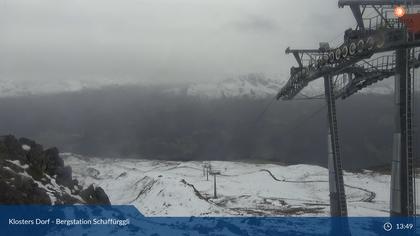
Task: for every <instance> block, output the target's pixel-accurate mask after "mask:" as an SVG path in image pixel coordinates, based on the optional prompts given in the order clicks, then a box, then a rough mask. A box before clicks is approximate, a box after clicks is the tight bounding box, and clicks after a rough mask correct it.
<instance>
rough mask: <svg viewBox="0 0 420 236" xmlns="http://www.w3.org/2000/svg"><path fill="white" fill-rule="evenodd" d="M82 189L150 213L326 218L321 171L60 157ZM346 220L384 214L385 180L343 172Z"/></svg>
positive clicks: (325, 191) (315, 168)
mask: <svg viewBox="0 0 420 236" xmlns="http://www.w3.org/2000/svg"><path fill="white" fill-rule="evenodd" d="M61 156H62V157H63V159H64V160H65V163H66V164H67V165H70V166H71V167H72V169H73V174H74V176H75V177H76V178H77V179H78V180H79V182H80V183H81V184H82V185H89V184H91V183H95V184H97V185H99V186H100V187H102V188H103V189H104V190H105V191H106V192H107V194H108V195H109V197H110V200H111V203H112V204H132V205H134V206H136V207H137V208H138V209H139V210H140V211H141V212H142V213H143V214H145V215H149V216H208V215H211V216H231V215H283V216H284V215H293V216H295V215H303V216H327V215H328V214H329V197H328V196H329V192H328V182H327V181H328V170H327V169H325V168H322V167H319V166H311V165H293V166H281V165H275V164H249V163H242V162H221V161H213V162H211V165H212V168H213V170H219V171H221V175H220V176H217V198H214V197H213V194H214V192H213V178H212V176H209V180H208V181H207V180H206V177H205V176H203V162H174V161H170V162H169V161H153V160H137V159H100V158H87V157H82V156H78V155H74V154H61ZM344 179H345V183H346V194H347V200H348V211H349V214H350V215H351V216H387V215H388V209H389V185H390V176H389V175H383V174H379V173H375V172H371V171H364V172H362V173H349V172H345V176H344Z"/></svg>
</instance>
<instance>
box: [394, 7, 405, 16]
mask: <svg viewBox="0 0 420 236" xmlns="http://www.w3.org/2000/svg"><path fill="white" fill-rule="evenodd" d="M405 13H406V10H405V7H403V6H396V7H395V8H394V15H395V16H396V17H398V18H400V17H403V16H404V15H405Z"/></svg>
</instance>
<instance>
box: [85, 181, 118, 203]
mask: <svg viewBox="0 0 420 236" xmlns="http://www.w3.org/2000/svg"><path fill="white" fill-rule="evenodd" d="M80 196H81V197H82V198H83V200H85V201H86V202H87V203H88V204H98V205H110V204H111V202H110V201H109V198H108V196H107V195H106V193H105V191H104V190H103V189H102V188H101V187H96V186H93V185H92V184H91V185H89V187H88V188H87V189H85V190H83V191H81V192H80Z"/></svg>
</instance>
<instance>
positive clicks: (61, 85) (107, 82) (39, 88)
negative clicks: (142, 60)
mask: <svg viewBox="0 0 420 236" xmlns="http://www.w3.org/2000/svg"><path fill="white" fill-rule="evenodd" d="M132 84H136V85H146V84H147V83H146V82H144V81H142V82H140V81H138V80H132V79H126V78H118V79H108V78H87V79H79V80H76V79H68V80H56V81H43V80H29V81H19V80H18V81H14V80H6V79H0V97H17V96H30V95H44V94H55V93H69V92H78V91H82V90H85V89H101V88H105V87H110V86H123V85H132Z"/></svg>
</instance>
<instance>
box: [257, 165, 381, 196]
mask: <svg viewBox="0 0 420 236" xmlns="http://www.w3.org/2000/svg"><path fill="white" fill-rule="evenodd" d="M260 171H262V172H267V173H268V174H269V175H270V176H271V177H272V178H273V179H274V180H275V181H278V182H285V183H299V184H306V183H328V181H326V180H286V179H285V178H283V179H278V178H277V177H276V176H275V175H274V174H273V173H272V172H271V171H270V170H267V169H261V170H260ZM344 186H346V187H347V188H353V189H358V190H361V191H364V192H366V193H367V194H368V196H367V197H364V198H362V199H360V202H372V201H373V200H374V199H375V197H376V193H375V192H372V191H369V190H367V189H365V188H361V187H356V186H352V185H348V184H344Z"/></svg>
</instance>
